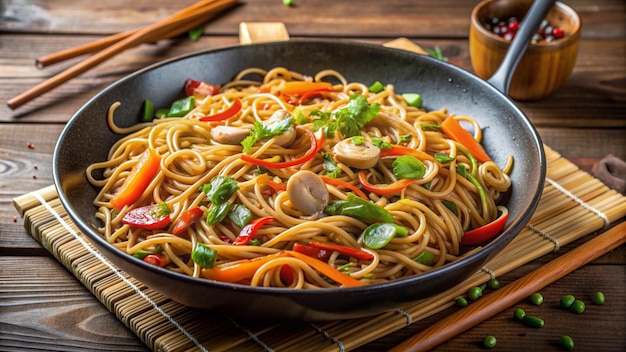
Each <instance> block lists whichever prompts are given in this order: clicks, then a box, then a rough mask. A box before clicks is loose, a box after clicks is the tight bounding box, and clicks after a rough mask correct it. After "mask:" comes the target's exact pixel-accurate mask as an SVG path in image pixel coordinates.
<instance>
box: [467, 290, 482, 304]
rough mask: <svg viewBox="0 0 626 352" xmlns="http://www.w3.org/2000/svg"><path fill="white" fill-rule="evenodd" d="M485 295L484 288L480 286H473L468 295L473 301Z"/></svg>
mask: <svg viewBox="0 0 626 352" xmlns="http://www.w3.org/2000/svg"><path fill="white" fill-rule="evenodd" d="M482 295H483V290H482V289H481V288H480V287H472V288H470V289H469V291H467V297H469V299H471V300H472V301H475V300H477V299H479V298H480V297H481V296H482Z"/></svg>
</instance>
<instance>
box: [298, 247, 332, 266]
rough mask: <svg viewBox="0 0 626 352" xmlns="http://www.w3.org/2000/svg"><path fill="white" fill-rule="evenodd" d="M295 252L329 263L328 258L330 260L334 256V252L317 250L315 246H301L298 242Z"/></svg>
mask: <svg viewBox="0 0 626 352" xmlns="http://www.w3.org/2000/svg"><path fill="white" fill-rule="evenodd" d="M293 250H294V251H296V252H298V253H302V254H305V255H308V256H309V257H312V258H315V259H319V260H322V261H327V260H328V258H330V255H331V254H332V251H329V250H326V249H321V248H315V247H313V246H307V245H306V244H300V243H298V242H296V243H294V244H293Z"/></svg>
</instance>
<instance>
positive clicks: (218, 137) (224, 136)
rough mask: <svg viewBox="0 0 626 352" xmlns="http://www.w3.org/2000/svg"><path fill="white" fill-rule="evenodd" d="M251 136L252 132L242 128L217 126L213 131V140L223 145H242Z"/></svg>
mask: <svg viewBox="0 0 626 352" xmlns="http://www.w3.org/2000/svg"><path fill="white" fill-rule="evenodd" d="M249 134H250V130H249V129H247V128H242V127H233V126H215V127H213V128H212V129H211V138H213V140H214V141H216V142H217V143H221V144H229V145H237V144H241V141H243V140H244V138H246V137H247V136H248V135H249Z"/></svg>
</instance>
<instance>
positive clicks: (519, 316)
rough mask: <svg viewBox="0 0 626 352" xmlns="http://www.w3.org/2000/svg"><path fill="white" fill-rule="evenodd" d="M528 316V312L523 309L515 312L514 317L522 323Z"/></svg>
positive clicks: (517, 309)
mask: <svg viewBox="0 0 626 352" xmlns="http://www.w3.org/2000/svg"><path fill="white" fill-rule="evenodd" d="M525 316H526V312H525V311H524V310H523V309H522V308H516V309H515V310H514V311H513V317H514V318H515V319H517V320H519V321H522V320H523V319H524V317H525Z"/></svg>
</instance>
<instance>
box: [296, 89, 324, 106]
mask: <svg viewBox="0 0 626 352" xmlns="http://www.w3.org/2000/svg"><path fill="white" fill-rule="evenodd" d="M331 91H332V89H331V88H322V89H316V90H312V91H309V92H306V93H304V94H302V96H301V97H300V99H298V105H302V104H303V103H304V102H305V101H307V100H309V99H311V98H312V97H314V96H316V95H322V93H324V92H331Z"/></svg>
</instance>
